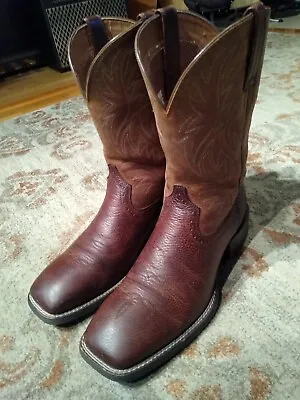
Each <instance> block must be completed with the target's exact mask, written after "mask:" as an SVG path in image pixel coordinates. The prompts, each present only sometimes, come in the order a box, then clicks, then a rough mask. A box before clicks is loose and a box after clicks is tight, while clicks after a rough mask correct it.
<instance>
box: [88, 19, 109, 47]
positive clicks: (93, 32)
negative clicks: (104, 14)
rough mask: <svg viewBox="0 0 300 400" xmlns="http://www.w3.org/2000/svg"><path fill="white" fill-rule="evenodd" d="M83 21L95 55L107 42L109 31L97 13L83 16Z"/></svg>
mask: <svg viewBox="0 0 300 400" xmlns="http://www.w3.org/2000/svg"><path fill="white" fill-rule="evenodd" d="M84 22H85V23H86V24H87V28H88V29H87V32H88V37H89V42H90V44H91V46H92V47H93V48H94V52H95V55H96V54H97V53H98V52H99V51H100V50H101V49H102V47H103V46H105V45H106V43H108V42H109V40H110V37H109V33H108V31H107V29H106V26H105V24H104V22H103V20H102V18H101V17H99V16H98V15H95V16H92V17H87V18H84Z"/></svg>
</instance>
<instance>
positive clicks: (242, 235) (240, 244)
mask: <svg viewBox="0 0 300 400" xmlns="http://www.w3.org/2000/svg"><path fill="white" fill-rule="evenodd" d="M248 230H249V208H247V211H246V213H245V217H244V219H243V222H242V223H241V225H240V227H239V230H238V231H237V233H236V234H235V235H234V236H233V238H232V239H231V241H230V243H229V244H228V246H227V248H226V250H225V252H224V255H223V258H222V261H221V264H220V270H219V276H218V284H219V287H220V289H222V287H223V286H224V284H225V282H226V281H227V279H228V277H229V275H230V273H231V271H232V269H233V267H234V265H235V264H236V262H237V261H238V259H239V258H240V256H241V254H242V252H243V248H244V243H245V240H246V239H247V235H248Z"/></svg>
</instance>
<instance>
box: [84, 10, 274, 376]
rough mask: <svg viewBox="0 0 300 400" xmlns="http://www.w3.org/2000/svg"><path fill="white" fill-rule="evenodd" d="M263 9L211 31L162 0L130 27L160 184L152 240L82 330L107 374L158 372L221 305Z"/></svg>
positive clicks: (233, 245) (231, 257)
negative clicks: (154, 134) (162, 165)
mask: <svg viewBox="0 0 300 400" xmlns="http://www.w3.org/2000/svg"><path fill="white" fill-rule="evenodd" d="M268 18H269V11H268V10H267V9H266V8H265V7H264V6H263V5H262V4H258V5H257V6H253V7H251V8H249V9H248V10H247V12H246V13H245V15H244V17H243V18H241V19H240V20H239V21H238V22H236V23H234V24H233V25H232V26H230V27H229V28H227V29H225V30H224V31H222V32H221V33H219V32H218V31H217V30H216V29H215V28H214V27H213V26H212V25H211V24H210V23H208V22H207V21H205V20H204V19H202V18H201V17H200V16H196V15H193V14H190V13H187V12H178V13H176V12H175V11H174V10H173V11H172V10H170V9H169V10H162V11H160V12H159V13H158V14H157V15H155V16H153V17H151V18H149V19H148V20H147V21H146V22H144V24H143V25H142V27H141V28H140V29H139V31H138V33H137V37H136V42H135V49H136V56H137V60H138V63H139V66H140V68H141V72H142V74H143V77H144V80H145V84H146V86H147V90H148V93H149V97H150V99H151V102H152V106H153V109H154V113H155V117H156V123H157V127H158V130H159V137H160V141H161V144H162V147H163V149H164V152H165V156H166V162H167V164H166V184H165V193H164V203H163V208H162V212H161V214H160V217H159V219H158V222H157V224H156V227H155V229H154V231H153V233H152V235H151V237H150V239H149V240H148V242H147V244H146V246H145V247H144V249H143V251H142V252H141V254H140V256H139V257H138V259H137V261H136V262H135V264H134V266H133V267H132V268H131V270H130V271H129V273H128V274H127V276H126V277H125V279H124V280H123V282H122V283H121V285H120V286H119V287H118V288H117V289H116V290H115V291H114V292H113V293H112V294H111V295H110V296H109V297H108V298H107V299H106V300H105V301H104V303H103V304H102V305H101V307H100V308H99V310H98V311H97V313H96V314H95V315H94V317H93V319H92V321H91V323H90V325H89V326H88V328H87V331H86V332H85V334H84V335H83V337H82V340H81V353H82V355H83V357H84V358H85V359H86V361H88V362H89V363H90V364H91V365H92V366H93V367H94V368H95V369H97V370H98V371H100V372H101V373H102V374H104V375H105V376H107V377H109V378H111V379H114V380H120V381H133V380H136V379H139V378H142V377H144V376H145V375H147V374H149V373H151V372H152V371H154V370H155V369H156V368H158V367H159V366H160V365H162V364H163V363H165V362H166V361H168V360H169V359H170V358H171V357H173V356H174V355H176V354H177V353H178V352H179V351H181V350H182V349H183V348H184V347H185V346H187V345H188V344H189V343H190V342H191V341H192V340H193V339H194V338H195V337H197V336H198V335H199V334H200V333H201V332H202V331H203V329H204V328H205V327H206V326H207V325H208V324H209V322H210V321H211V320H212V318H213V317H214V315H215V314H216V312H217V310H218V308H219V306H220V302H221V296H222V288H223V285H224V283H225V281H226V279H227V277H228V275H229V273H230V271H231V270H232V268H233V266H234V265H235V263H236V262H237V260H238V258H239V256H240V254H241V252H242V250H243V244H244V241H245V239H246V237H247V232H248V215H249V210H248V204H247V199H246V193H245V189H244V186H243V180H244V176H245V168H246V158H247V142H248V132H249V126H250V121H251V117H252V112H253V108H254V104H255V101H256V98H257V92H258V86H259V82H260V75H261V69H262V63H263V56H264V49H265V40H266V34H267V26H268Z"/></svg>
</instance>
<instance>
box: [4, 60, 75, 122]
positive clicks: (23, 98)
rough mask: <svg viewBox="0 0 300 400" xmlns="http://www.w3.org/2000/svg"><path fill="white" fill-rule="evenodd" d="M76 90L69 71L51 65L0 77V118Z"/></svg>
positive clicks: (65, 96)
mask: <svg viewBox="0 0 300 400" xmlns="http://www.w3.org/2000/svg"><path fill="white" fill-rule="evenodd" d="M78 94H79V89H78V87H77V85H76V83H75V80H74V78H73V74H72V73H71V72H66V73H63V74H62V73H60V72H57V71H54V70H53V69H51V68H42V69H39V70H35V71H31V72H27V73H24V74H20V75H19V76H13V77H10V78H7V79H5V80H3V81H0V121H3V120H5V119H8V118H12V117H15V116H17V115H21V114H25V113H27V112H30V111H33V110H37V109H40V108H42V107H45V106H47V105H49V104H55V103H57V102H59V101H62V100H66V99H69V98H70V97H73V96H76V95H78Z"/></svg>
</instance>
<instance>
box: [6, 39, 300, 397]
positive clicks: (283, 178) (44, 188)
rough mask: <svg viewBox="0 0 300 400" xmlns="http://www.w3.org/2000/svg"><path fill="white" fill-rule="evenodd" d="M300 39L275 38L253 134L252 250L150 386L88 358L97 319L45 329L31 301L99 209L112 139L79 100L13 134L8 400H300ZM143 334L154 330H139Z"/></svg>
mask: <svg viewBox="0 0 300 400" xmlns="http://www.w3.org/2000/svg"><path fill="white" fill-rule="evenodd" d="M299 44H300V38H299V37H298V36H289V35H279V34H275V33H274V34H270V35H269V39H268V45H267V51H266V57H265V64H264V70H263V77H262V82H261V89H260V93H259V98H258V102H257V107H256V110H255V114H254V118H253V123H252V127H251V134H250V144H249V157H248V175H247V179H246V187H247V192H248V196H249V203H250V207H251V226H250V235H249V239H248V242H247V247H246V249H245V252H244V254H243V256H242V258H241V260H240V261H239V263H238V264H237V266H236V268H235V269H234V271H233V273H232V274H231V276H230V278H229V281H228V283H227V284H226V286H225V290H224V301H223V304H222V307H221V310H220V312H219V313H218V315H217V317H216V318H215V320H214V321H213V323H212V324H211V325H210V326H209V328H208V329H207V330H206V331H205V332H204V333H203V334H202V335H201V336H200V337H199V338H198V339H197V340H196V341H195V342H194V343H193V344H192V345H191V346H190V347H188V348H187V349H186V350H185V351H184V352H183V353H182V354H181V355H179V356H178V357H176V358H175V359H174V360H172V361H171V362H170V363H169V364H168V365H167V366H166V367H164V368H162V369H161V370H160V371H158V372H157V373H156V374H154V375H153V376H152V377H151V378H150V379H147V380H145V381H143V382H141V383H139V384H138V385H131V386H124V385H120V384H118V383H114V382H110V381H109V380H107V379H105V378H104V377H102V376H101V375H99V374H98V373H97V372H95V371H94V370H92V369H91V368H90V367H89V366H88V365H87V364H85V362H84V361H83V360H82V359H81V357H80V355H79V352H78V343H79V339H80V336H81V334H82V333H83V331H84V329H85V327H86V325H87V323H88V321H84V322H82V323H80V324H79V325H77V326H75V327H72V328H56V327H52V326H48V325H45V324H43V323H42V322H41V321H40V320H38V319H37V318H36V317H35V316H34V315H33V314H32V313H31V312H30V310H29V308H28V306H27V299H26V297H27V292H28V290H29V287H30V285H31V283H32V281H33V280H34V279H35V277H36V276H37V275H38V274H39V272H40V271H42V269H43V268H44V267H45V266H46V264H47V263H48V262H49V261H50V260H52V259H53V258H54V257H55V256H57V255H58V254H59V253H60V252H61V251H62V250H63V249H65V248H66V247H67V246H68V244H69V243H70V242H71V241H72V240H73V239H75V238H76V237H77V236H78V234H79V233H80V232H81V231H82V230H83V229H84V228H85V226H86V225H87V224H88V223H89V221H90V220H91V219H92V218H93V216H94V215H95V214H96V212H97V210H98V207H99V206H100V204H101V202H102V199H103V197H104V192H105V180H106V174H107V171H106V166H105V162H104V158H103V156H102V153H101V144H100V142H99V139H98V136H97V133H96V131H95V128H94V127H93V124H92V123H91V121H90V119H89V115H88V112H87V109H86V106H85V105H84V103H83V101H82V100H81V99H80V98H75V99H72V100H70V101H67V102H64V103H60V104H57V105H55V106H52V107H49V108H46V109H43V110H41V111H37V112H34V113H32V114H29V115H25V116H22V117H20V118H17V119H14V120H10V121H6V122H4V123H2V124H1V125H0V177H1V179H0V219H1V226H0V236H1V242H0V260H1V263H0V271H1V296H0V309H1V327H0V350H1V359H0V398H1V399H10V400H24V399H30V400H40V399H45V400H50V399H54V398H55V399H56V400H63V399H64V400H65V399H78V400H84V399H96V398H97V399H108V400H110V399H112V400H114V399H116V400H117V399H118V400H121V399H126V400H128V399H138V400H143V399H147V400H156V399H166V400H175V399H185V400H221V399H222V400H244V399H245V400H246V399H247V400H288V399H291V400H298V399H299V398H300V347H299V339H300V331H299V329H300V328H299V327H300V307H299V304H300V278H299V277H300V45H299ZM140 334H141V335H142V334H143V332H140Z"/></svg>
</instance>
